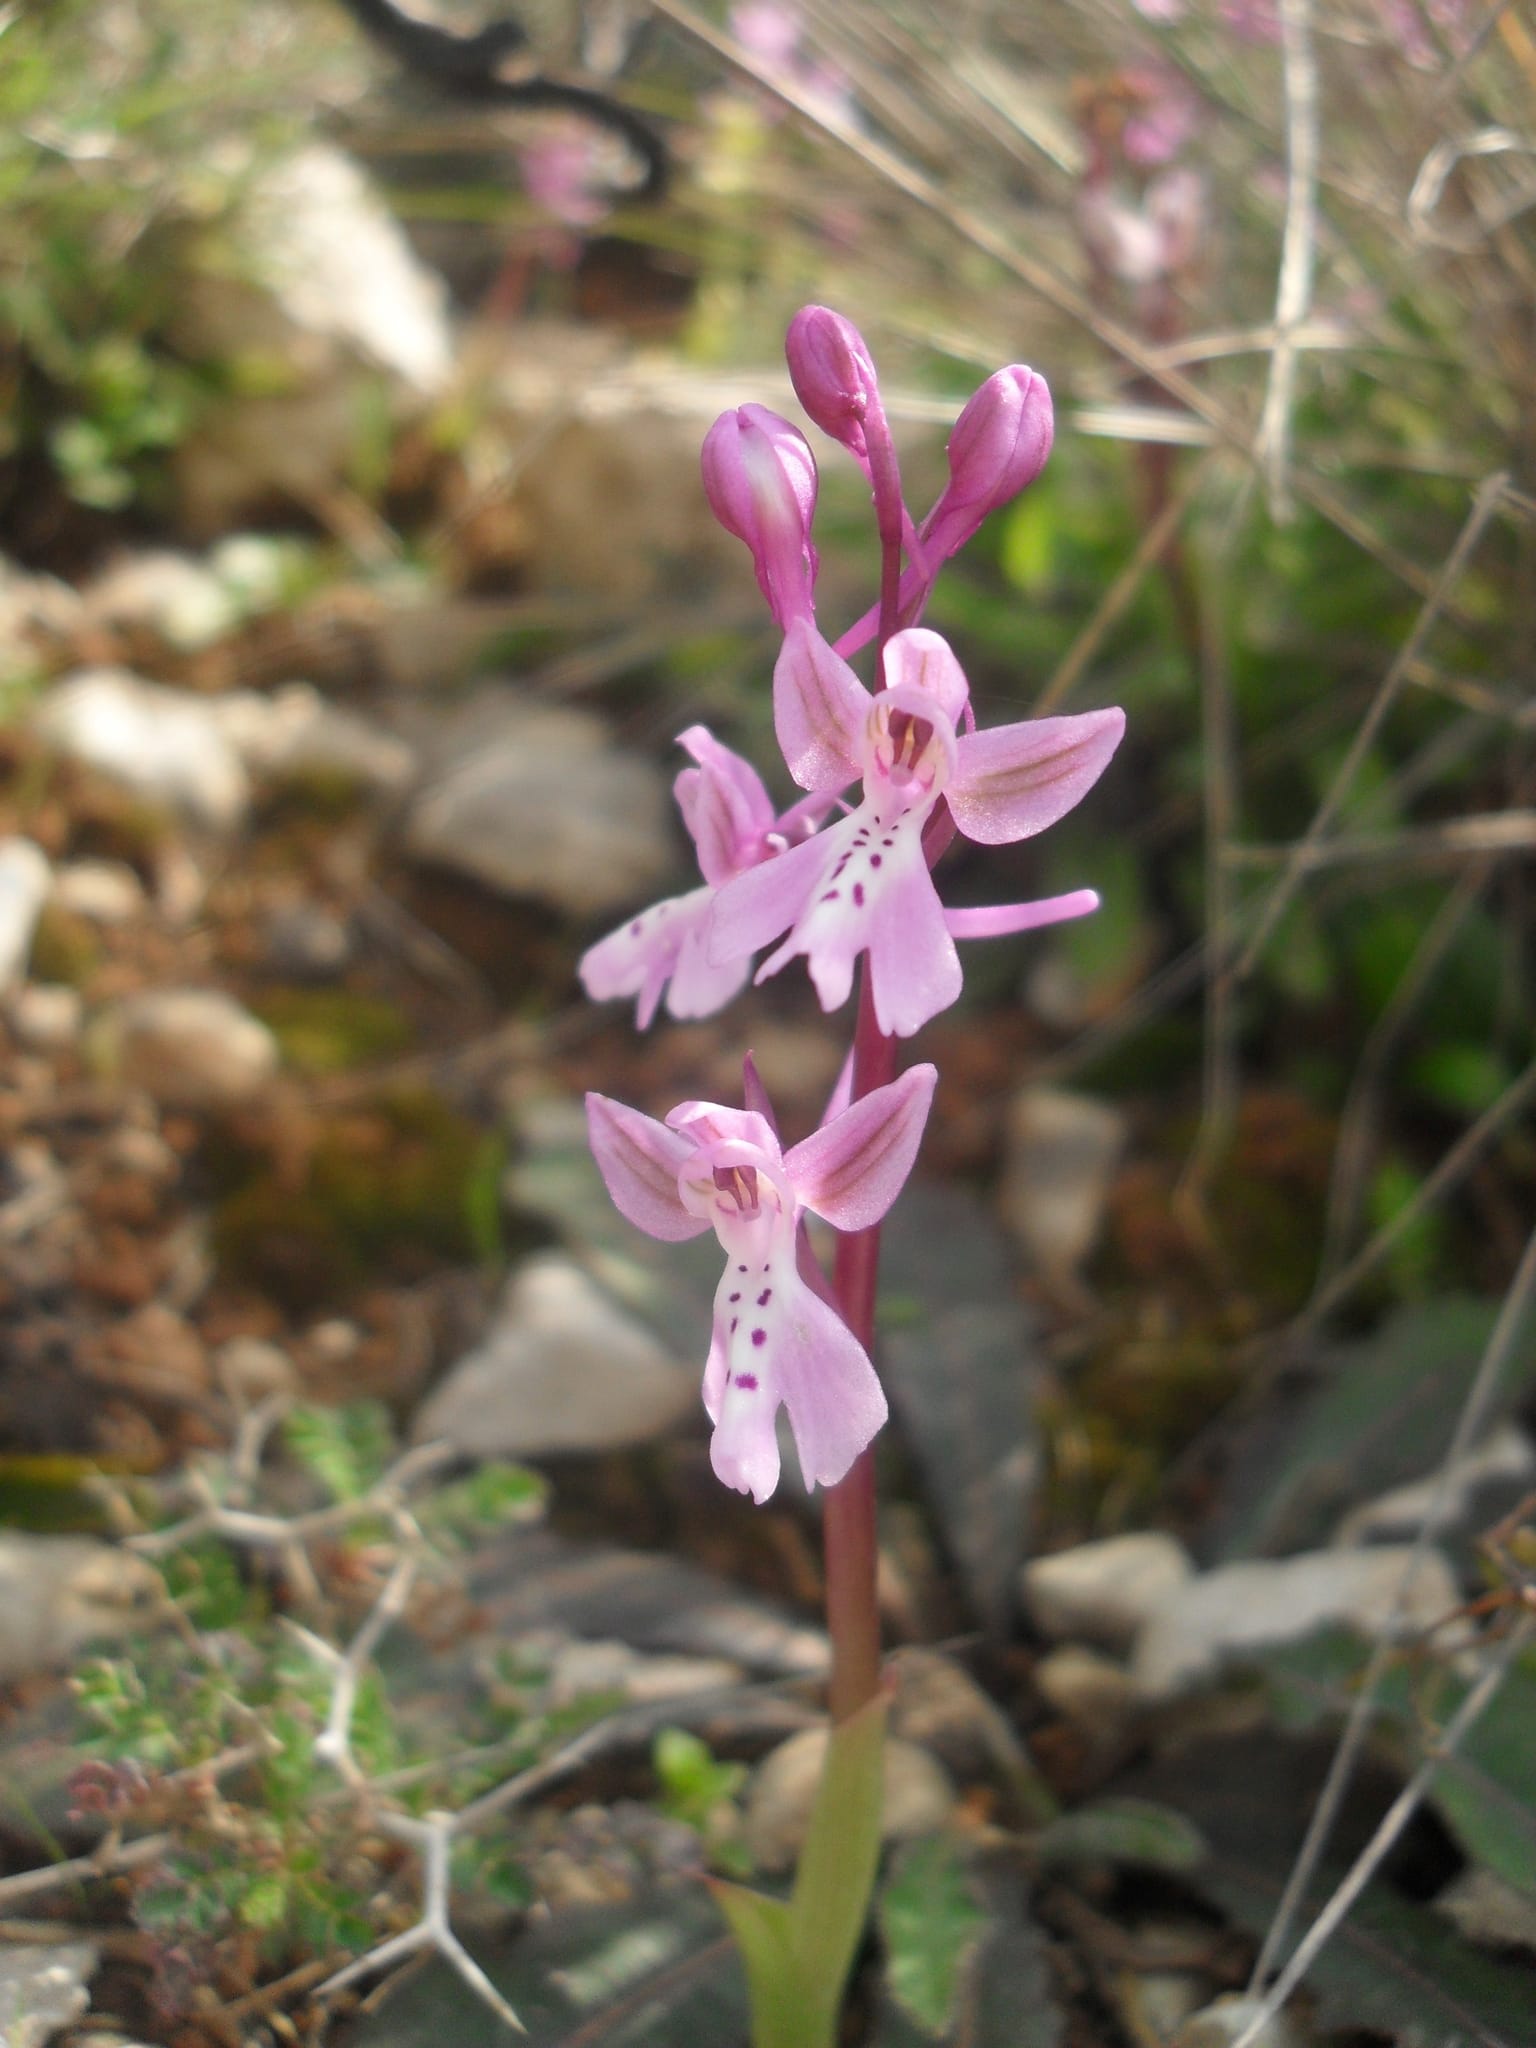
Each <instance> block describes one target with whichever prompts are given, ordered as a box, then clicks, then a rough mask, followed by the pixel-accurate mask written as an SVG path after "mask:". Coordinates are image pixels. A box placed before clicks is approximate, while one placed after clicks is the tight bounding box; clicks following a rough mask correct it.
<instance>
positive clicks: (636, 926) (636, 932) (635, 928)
mask: <svg viewBox="0 0 1536 2048" xmlns="http://www.w3.org/2000/svg"><path fill="white" fill-rule="evenodd" d="M629 936H630V937H631V938H632V939H638V938H639V936H640V920H639V918H638V917H637V918H636V919H635V921H634V923H633V924H632V925H631V926H630V928H629Z"/></svg>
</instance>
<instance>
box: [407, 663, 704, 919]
mask: <svg viewBox="0 0 1536 2048" xmlns="http://www.w3.org/2000/svg"><path fill="white" fill-rule="evenodd" d="M669 807H670V800H669V796H668V789H667V783H666V780H665V778H664V777H663V776H662V775H661V773H660V771H659V770H658V769H657V768H656V767H654V766H653V765H652V763H651V762H649V761H647V760H643V759H641V758H640V757H639V756H638V755H634V754H626V753H621V752H619V751H618V750H617V749H616V748H614V747H613V746H611V745H610V744H609V740H608V736H607V734H606V732H605V731H604V729H603V727H602V725H601V724H600V722H599V721H598V720H597V719H595V718H592V717H590V716H589V715H588V714H587V713H586V712H582V711H570V710H565V709H560V708H554V709H551V708H549V707H546V706H542V705H539V704H536V703H535V702H534V701H533V700H532V699H531V698H527V697H523V696H520V695H518V694H517V693H516V692H513V691H510V690H503V691H497V692H495V693H494V694H490V695H487V696H484V697H482V698H481V699H480V700H479V701H478V702H477V703H476V704H475V705H474V706H473V707H472V708H471V710H470V711H469V712H468V713H467V714H466V715H464V716H463V717H461V718H460V720H458V721H457V722H456V725H455V728H454V730H453V732H452V734H451V736H450V740H449V744H448V746H447V747H446V748H445V750H444V755H443V757H442V758H441V761H440V765H439V766H438V767H437V768H436V771H435V772H434V773H431V774H429V776H428V779H427V780H426V782H425V783H424V784H423V786H422V787H421V788H420V789H419V790H418V792H417V794H416V796H415V797H414V798H413V799H412V802H411V806H410V810H409V812H408V814H407V817H406V822H405V832H404V838H405V846H406V850H407V852H409V853H410V854H411V855H413V856H414V857H415V858H416V859H417V860H422V861H431V862H435V863H438V864H440V865H442V866H444V867H450V868H455V869H457V870H458V871H459V872H461V873H463V874H467V875H471V876H473V877H474V879H475V880H477V881H480V882H484V883H486V884H488V885H489V886H490V887H491V888H493V889H499V890H502V891H504V892H505V893H506V894H508V895H510V896H527V897H533V898H535V899H537V900H539V901H541V902H545V903H550V904H553V905H554V906H555V907H556V908H557V909H560V910H565V911H568V912H570V913H571V914H572V915H573V916H588V915H593V916H595V915H597V914H599V913H602V912H605V911H607V912H612V911H616V910H618V909H621V908H623V907H625V906H626V905H629V904H633V903H643V902H644V901H645V899H646V897H647V895H648V894H651V893H657V892H659V885H660V884H661V883H662V882H663V881H664V880H665V879H666V878H667V877H668V876H669V875H670V874H671V872H672V869H673V866H674V861H675V854H674V842H673V837H672V827H671V819H670V816H669Z"/></svg>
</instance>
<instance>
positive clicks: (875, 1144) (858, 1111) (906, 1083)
mask: <svg viewBox="0 0 1536 2048" xmlns="http://www.w3.org/2000/svg"><path fill="white" fill-rule="evenodd" d="M937 1080H938V1070H937V1069H936V1068H935V1067H932V1066H929V1065H927V1064H924V1065H922V1066H916V1067H909V1068H908V1069H907V1071H906V1073H904V1074H903V1075H901V1077H900V1078H899V1079H898V1080H895V1081H892V1082H890V1083H889V1084H888V1085H887V1086H886V1087H884V1088H876V1089H874V1090H872V1091H871V1093H870V1094H868V1095H865V1096H861V1097H860V1099H859V1100H858V1101H857V1102H855V1103H854V1104H853V1105H852V1106H851V1107H850V1108H848V1109H845V1110H844V1111H843V1112H842V1114H841V1115H840V1116H838V1117H836V1118H834V1119H833V1121H832V1122H831V1123H827V1124H823V1125H822V1127H821V1129H820V1130H819V1131H813V1132H812V1133H811V1135H810V1137H808V1138H806V1139H805V1140H804V1141H803V1142H802V1143H800V1144H798V1145H796V1146H795V1147H794V1148H793V1150H792V1151H790V1152H789V1153H788V1154H786V1156H785V1160H784V1169H785V1171H786V1172H787V1173H788V1175H789V1178H790V1180H791V1182H792V1183H793V1185H794V1190H795V1194H796V1197H797V1198H798V1200H799V1201H800V1202H801V1203H802V1204H803V1205H804V1206H805V1207H806V1208H807V1209H814V1210H815V1211H816V1214H817V1215H818V1216H824V1217H825V1218H826V1220H827V1221H828V1223H830V1224H832V1225H833V1227H834V1228H835V1229H837V1230H867V1229H868V1228H869V1226H870V1225H871V1224H872V1223H878V1222H879V1221H880V1218H881V1217H882V1216H883V1215H884V1214H885V1212H886V1210H887V1209H889V1208H890V1206H891V1204H892V1202H894V1201H895V1199H896V1197H897V1196H898V1195H899V1194H900V1193H901V1190H902V1186H903V1184H904V1182H905V1181H906V1178H907V1175H908V1174H909V1173H910V1172H911V1170H912V1162H913V1160H914V1159H915V1158H916V1157H917V1148H918V1146H919V1144H920V1143H921V1142H922V1136H923V1126H924V1125H925V1123H926V1122H927V1120H928V1106H929V1104H930V1103H931V1102H932V1100H933V1088H934V1083H935V1082H936V1081H937Z"/></svg>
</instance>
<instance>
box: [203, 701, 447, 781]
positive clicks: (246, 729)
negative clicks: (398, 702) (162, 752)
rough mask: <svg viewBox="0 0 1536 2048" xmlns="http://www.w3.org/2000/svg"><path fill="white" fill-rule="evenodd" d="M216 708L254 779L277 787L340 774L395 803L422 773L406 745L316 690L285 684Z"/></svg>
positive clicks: (220, 704)
mask: <svg viewBox="0 0 1536 2048" xmlns="http://www.w3.org/2000/svg"><path fill="white" fill-rule="evenodd" d="M217 709H218V715H219V718H220V721H221V723H222V724H223V727H224V731H225V734H226V736H227V738H228V740H229V742H230V744H231V746H233V747H234V749H235V751H236V752H237V753H238V754H239V756H240V758H241V760H242V761H243V762H244V764H245V766H246V767H247V768H248V769H249V770H250V772H251V773H252V774H253V775H260V776H265V777H267V778H269V779H270V780H272V781H276V782H283V781H292V780H293V779H294V778H295V777H298V776H304V775H334V776H339V777H343V778H345V779H346V780H347V781H349V782H355V783H357V784H359V785H360V786H361V787H362V788H364V789H367V790H371V791H373V792H375V793H376V794H379V795H384V796H390V795H394V794H395V793H396V792H397V791H399V790H401V789H403V788H404V787H405V786H406V784H407V783H408V782H410V781H411V780H412V778H413V777H414V775H415V773H416V755H415V752H414V751H413V749H412V748H411V747H410V746H409V745H408V744H407V743H406V741H404V740H403V739H400V738H398V737H397V736H396V735H395V734H394V733H391V732H386V731H385V730H384V728H383V727H382V726H379V725H375V724H374V723H373V721H372V720H371V719H368V718H363V717H360V716H359V715H358V713H357V712H355V711H347V710H344V709H343V708H342V707H341V706H339V705H335V704H331V703H328V702H327V701H326V699H325V698H324V697H322V696H321V694H320V692H319V691H318V690H317V689H315V687H314V686H313V684H311V683H285V684H284V685H283V687H282V688H281V689H279V690H274V691H272V693H271V694H270V695H263V694H261V693H260V692H258V691H255V690H239V691H236V692H235V693H234V694H233V695H231V696H228V697H223V698H221V699H219V702H218V706H217Z"/></svg>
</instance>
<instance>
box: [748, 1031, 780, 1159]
mask: <svg viewBox="0 0 1536 2048" xmlns="http://www.w3.org/2000/svg"><path fill="white" fill-rule="evenodd" d="M741 1099H742V1103H743V1104H744V1106H745V1107H746V1108H747V1109H750V1110H755V1111H756V1113H757V1114H758V1115H759V1116H760V1117H761V1118H762V1120H763V1122H764V1123H765V1124H767V1126H768V1128H769V1129H770V1130H771V1131H772V1132H773V1134H774V1136H775V1138H777V1137H778V1134H779V1120H778V1118H777V1117H776V1116H775V1115H774V1113H773V1104H772V1103H771V1102H770V1101H769V1099H768V1090H767V1089H766V1088H765V1087H764V1086H763V1077H762V1075H761V1074H760V1073H759V1072H758V1071H757V1061H756V1060H755V1059H754V1058H753V1057H752V1054H751V1052H750V1051H748V1052H746V1053H745V1054H743V1056H742V1062H741Z"/></svg>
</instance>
